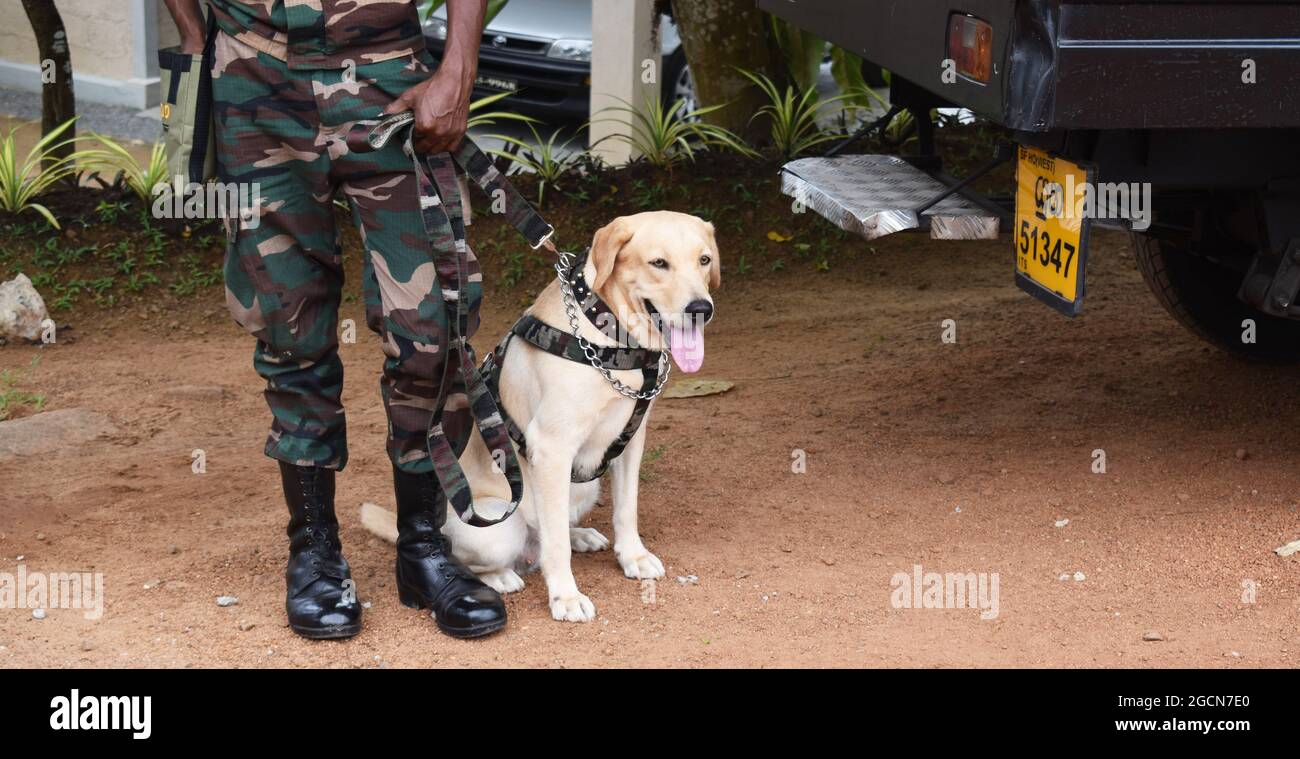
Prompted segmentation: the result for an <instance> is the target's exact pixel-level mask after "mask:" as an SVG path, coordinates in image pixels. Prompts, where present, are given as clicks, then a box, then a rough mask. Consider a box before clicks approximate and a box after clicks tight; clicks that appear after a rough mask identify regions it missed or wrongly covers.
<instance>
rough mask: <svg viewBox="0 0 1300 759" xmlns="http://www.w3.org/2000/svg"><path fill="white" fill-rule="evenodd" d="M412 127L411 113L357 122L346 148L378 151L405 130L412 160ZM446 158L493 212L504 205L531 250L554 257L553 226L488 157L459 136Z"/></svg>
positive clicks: (405, 147)
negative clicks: (486, 199) (482, 195)
mask: <svg viewBox="0 0 1300 759" xmlns="http://www.w3.org/2000/svg"><path fill="white" fill-rule="evenodd" d="M414 124H415V114H414V113H412V112H411V111H402V112H401V113H394V114H392V115H390V116H386V117H384V118H382V119H379V120H378V121H373V120H367V121H358V122H357V123H356V124H355V125H354V126H353V127H352V128H351V129H350V130H349V131H348V135H347V143H348V149H349V150H351V151H352V152H354V153H369V152H371V151H375V150H382V149H383V148H384V147H386V146H387V145H388V143H389V142H390V141H392V139H393V138H394V137H396V136H397V135H399V134H401V133H402V132H403V131H404V130H405V131H406V138H405V142H404V143H403V146H402V149H403V150H404V151H405V152H406V154H407V155H408V156H411V157H412V158H413V159H414V158H416V156H415V155H414V151H413V149H412V147H411V135H410V130H409V129H408V127H411V126H413V125H414ZM448 155H450V156H451V157H452V160H453V161H455V162H456V165H457V166H459V167H460V168H461V170H462V171H464V172H465V174H466V175H467V176H468V177H469V178H470V179H472V180H474V183H475V184H477V185H478V186H479V187H480V188H481V189H482V190H483V192H484V193H486V194H487V196H488V197H489V198H491V199H492V207H493V208H494V209H495V208H497V207H498V206H499V204H502V203H503V202H504V203H503V205H502V206H501V207H504V209H505V215H506V220H507V221H509V222H510V224H511V225H512V226H514V228H515V229H516V230H518V231H519V234H521V235H523V236H524V239H525V240H527V241H528V245H529V247H531V248H532V249H533V250H537V249H538V248H543V247H544V248H546V249H547V250H549V251H551V252H552V253H557V254H558V252H559V251H558V250H557V249H556V247H555V243H554V242H553V238H554V237H555V227H553V226H551V225H550V224H548V223H547V221H546V219H543V218H542V215H541V214H540V213H538V211H537V209H536V208H535V207H534V206H533V204H532V203H529V202H528V199H527V198H525V197H524V196H523V195H521V194H520V193H519V191H518V190H516V189H515V186H514V185H512V184H510V182H509V180H507V179H506V177H505V175H504V174H502V173H501V172H500V171H499V170H498V169H497V167H496V165H495V164H493V163H492V160H491V159H490V158H488V157H487V156H486V155H484V153H483V151H482V150H480V149H479V147H478V145H476V144H475V143H474V141H473V140H471V139H470V138H469V135H465V136H464V137H462V138H461V140H460V147H459V148H457V149H456V150H455V151H454V152H453V153H450V154H448ZM417 160H418V159H417Z"/></svg>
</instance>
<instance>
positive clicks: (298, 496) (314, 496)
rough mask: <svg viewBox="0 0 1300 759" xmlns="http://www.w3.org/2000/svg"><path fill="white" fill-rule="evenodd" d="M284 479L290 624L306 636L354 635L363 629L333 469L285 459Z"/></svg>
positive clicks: (281, 475)
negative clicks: (341, 539)
mask: <svg viewBox="0 0 1300 759" xmlns="http://www.w3.org/2000/svg"><path fill="white" fill-rule="evenodd" d="M280 480H281V481H282V482H283V483H284V497H285V500H286V501H287V502H288V503H289V530H288V533H289V566H288V568H286V569H285V571H284V580H285V585H286V586H287V589H288V596H287V598H286V600H285V604H284V605H285V610H286V611H288V613H289V627H291V628H293V631H294V632H296V633H298V634H299V635H301V636H303V637H304V638H350V637H352V636H353V635H356V634H357V633H359V632H361V604H360V603H358V602H357V589H356V585H354V584H353V582H352V572H351V570H350V569H349V568H348V560H347V559H345V558H343V545H342V544H341V543H340V542H339V523H338V520H337V519H335V517H334V470H332V469H321V468H320V467H313V466H294V465H293V464H286V463H284V462H283V461H282V462H280Z"/></svg>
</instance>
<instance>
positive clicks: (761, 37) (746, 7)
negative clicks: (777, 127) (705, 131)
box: [673, 0, 788, 142]
mask: <svg viewBox="0 0 1300 759" xmlns="http://www.w3.org/2000/svg"><path fill="white" fill-rule="evenodd" d="M673 17H674V19H675V20H676V22H677V31H678V33H679V34H680V35H681V38H682V45H684V46H685V48H686V60H687V62H688V63H689V64H690V67H691V77H692V78H693V79H694V80H695V94H696V97H697V98H699V101H700V105H702V106H710V105H718V104H721V103H728V105H727V107H725V108H722V109H720V110H718V111H714V112H713V113H711V114H708V115H707V116H705V117H704V118H705V120H706V121H708V122H710V123H713V124H717V125H719V126H723V127H726V128H728V129H730V130H732V131H734V132H736V133H738V134H740V135H742V136H744V137H746V138H748V139H749V140H750V141H752V142H755V141H761V140H762V139H763V138H764V137H765V136H766V131H767V130H766V129H765V128H764V126H763V123H762V121H761V120H758V121H756V122H755V123H753V124H751V123H750V120H751V118H752V117H753V115H754V114H755V113H757V112H758V109H759V108H762V107H763V106H764V105H767V98H766V97H764V96H763V93H762V91H761V90H759V89H758V88H757V87H755V86H754V85H753V83H752V82H750V81H749V80H748V79H746V78H745V77H743V76H741V74H740V72H738V71H736V68H733V67H739V68H743V69H746V70H749V71H755V72H758V73H761V74H766V75H767V76H768V77H769V78H771V79H772V81H774V82H776V83H777V84H778V86H779V87H781V88H782V89H784V88H785V83H786V82H787V81H788V74H787V68H786V66H785V63H784V60H783V58H782V57H781V52H780V50H779V48H778V47H777V44H776V41H775V39H773V36H772V32H771V21H770V19H769V17H768V15H767V14H766V13H764V12H763V11H760V10H759V9H758V8H756V7H755V5H754V0H674V1H673Z"/></svg>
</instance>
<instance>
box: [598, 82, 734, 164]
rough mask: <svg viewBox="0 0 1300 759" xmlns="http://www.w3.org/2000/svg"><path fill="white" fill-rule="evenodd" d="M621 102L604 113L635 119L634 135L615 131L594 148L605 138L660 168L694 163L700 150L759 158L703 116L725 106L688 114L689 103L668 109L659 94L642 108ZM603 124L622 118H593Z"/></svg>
mask: <svg viewBox="0 0 1300 759" xmlns="http://www.w3.org/2000/svg"><path fill="white" fill-rule="evenodd" d="M619 102H620V103H622V104H623V105H617V106H609V107H608V108H603V109H601V111H602V112H603V111H606V110H609V111H617V112H621V113H626V114H629V115H630V116H631V117H632V123H631V127H632V130H631V133H623V132H616V133H614V134H611V135H608V136H607V137H604V138H601V140H597V141H596V143H593V144H592V147H595V146H596V144H599V143H600V142H601V141H603V140H606V139H612V140H614V141H616V142H623V143H626V144H628V145H630V146H631V147H632V148H633V150H635V151H636V152H637V153H639V154H640V155H641V156H642V157H643V158H645V160H647V161H649V162H650V164H652V165H653V166H655V167H658V168H661V169H662V168H669V167H671V166H672V165H673V164H675V163H677V162H678V161H682V160H695V153H696V152H697V151H698V150H701V149H708V148H711V147H722V148H726V149H729V150H734V151H735V152H737V153H740V154H741V155H744V156H748V157H754V156H755V155H757V154H756V153H755V152H754V151H753V150H752V149H751V148H750V147H749V146H748V145H746V144H745V142H744V140H743V139H741V137H740V136H739V135H737V134H736V133H735V132H732V131H731V130H729V129H726V128H725V127H721V126H717V125H716V124H709V123H706V122H705V121H703V120H702V117H703V116H705V115H707V114H710V113H712V112H714V111H716V110H718V109H719V108H722V107H724V106H725V105H726V104H725V103H723V104H720V105H712V106H708V107H706V108H696V109H694V110H690V111H686V110H685V107H686V101H684V100H680V99H679V100H676V101H674V102H673V103H672V104H671V105H669V106H667V107H665V105H664V102H663V99H662V98H661V97H660V96H659V94H658V93H657V92H656V93H654V94H652V95H651V96H650V98H649V99H648V100H647V101H646V104H645V106H644V107H641V108H637V107H635V106H633V105H632V104H631V103H628V102H627V101H626V100H622V99H619ZM600 121H621V119H609V118H606V119H593V120H592V123H597V122H600Z"/></svg>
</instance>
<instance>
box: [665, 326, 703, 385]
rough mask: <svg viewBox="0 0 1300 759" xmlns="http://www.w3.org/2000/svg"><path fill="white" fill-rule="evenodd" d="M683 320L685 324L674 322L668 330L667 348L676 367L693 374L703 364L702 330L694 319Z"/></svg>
mask: <svg viewBox="0 0 1300 759" xmlns="http://www.w3.org/2000/svg"><path fill="white" fill-rule="evenodd" d="M684 321H685V322H686V323H685V324H674V325H672V327H671V328H670V329H669V330H668V349H669V350H671V351H672V353H673V361H674V362H676V363H677V368H678V369H681V370H682V371H684V372H686V373H687V374H694V373H695V372H698V371H699V370H700V367H701V366H704V330H702V329H700V327H699V325H698V324H697V323H696V322H695V320H694V319H685V320H684Z"/></svg>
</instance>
